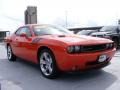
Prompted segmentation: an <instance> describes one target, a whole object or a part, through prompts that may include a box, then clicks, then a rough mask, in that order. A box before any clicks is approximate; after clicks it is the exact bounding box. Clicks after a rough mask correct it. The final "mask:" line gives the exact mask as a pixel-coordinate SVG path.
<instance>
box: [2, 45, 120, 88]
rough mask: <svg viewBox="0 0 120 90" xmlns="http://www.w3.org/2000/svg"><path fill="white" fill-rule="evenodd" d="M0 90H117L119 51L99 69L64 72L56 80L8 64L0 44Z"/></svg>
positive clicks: (26, 66)
mask: <svg viewBox="0 0 120 90" xmlns="http://www.w3.org/2000/svg"><path fill="white" fill-rule="evenodd" d="M0 88H1V90H120V50H118V51H117V52H116V54H115V56H114V58H113V59H112V60H111V64H110V65H109V66H107V67H105V68H103V69H102V70H96V71H88V72H84V73H66V74H65V73H64V74H61V75H60V77H59V78H57V79H53V80H50V79H46V78H44V77H43V76H42V75H41V73H40V71H39V68H38V67H37V66H36V65H34V64H31V63H28V62H25V61H23V60H21V59H17V61H16V62H9V61H8V60H7V57H6V49H5V47H4V45H3V44H0Z"/></svg>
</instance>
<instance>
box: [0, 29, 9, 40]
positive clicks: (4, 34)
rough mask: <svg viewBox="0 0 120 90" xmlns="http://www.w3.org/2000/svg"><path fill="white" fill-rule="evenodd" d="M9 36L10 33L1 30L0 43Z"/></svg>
mask: <svg viewBox="0 0 120 90" xmlns="http://www.w3.org/2000/svg"><path fill="white" fill-rule="evenodd" d="M9 35H10V31H4V30H2V29H0V42H3V40H4V38H5V37H6V36H9Z"/></svg>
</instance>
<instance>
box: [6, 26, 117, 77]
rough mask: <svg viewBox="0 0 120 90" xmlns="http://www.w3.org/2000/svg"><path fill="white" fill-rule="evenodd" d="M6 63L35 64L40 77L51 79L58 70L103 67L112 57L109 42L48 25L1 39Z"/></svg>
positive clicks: (21, 29) (110, 42) (112, 52)
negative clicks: (4, 49) (4, 47)
mask: <svg viewBox="0 0 120 90" xmlns="http://www.w3.org/2000/svg"><path fill="white" fill-rule="evenodd" d="M5 43H6V48H7V56H8V60H9V61H15V60H16V57H19V58H23V59H24V60H27V61H30V62H32V63H36V64H38V65H39V67H40V71H41V73H42V75H43V76H44V77H46V78H54V77H56V76H57V75H58V71H65V72H68V71H79V70H87V69H94V68H101V67H104V66H107V65H108V64H109V62H110V60H111V59H112V57H113V56H114V54H115V51H116V49H115V47H114V43H113V41H111V40H108V39H103V38H97V37H90V36H77V35H74V34H71V32H70V31H69V30H66V29H64V28H58V27H55V26H51V25H38V24H29V25H25V26H22V27H20V28H18V29H17V30H16V32H15V33H14V34H13V35H12V36H9V37H6V38H5Z"/></svg>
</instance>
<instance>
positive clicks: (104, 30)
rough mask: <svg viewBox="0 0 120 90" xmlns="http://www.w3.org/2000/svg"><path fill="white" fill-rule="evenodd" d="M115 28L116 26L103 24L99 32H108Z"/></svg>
mask: <svg viewBox="0 0 120 90" xmlns="http://www.w3.org/2000/svg"><path fill="white" fill-rule="evenodd" d="M116 29H117V26H105V27H103V28H101V29H100V32H110V31H115V30H116Z"/></svg>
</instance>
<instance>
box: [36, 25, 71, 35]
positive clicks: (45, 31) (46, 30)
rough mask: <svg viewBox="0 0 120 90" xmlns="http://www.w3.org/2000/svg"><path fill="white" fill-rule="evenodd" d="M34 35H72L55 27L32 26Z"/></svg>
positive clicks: (63, 29)
mask: <svg viewBox="0 0 120 90" xmlns="http://www.w3.org/2000/svg"><path fill="white" fill-rule="evenodd" d="M34 33H35V35H36V36H39V35H53V34H57V35H66V34H72V33H71V32H70V31H69V30H67V29H65V28H61V27H55V26H34Z"/></svg>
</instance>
